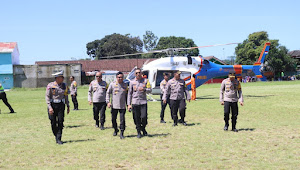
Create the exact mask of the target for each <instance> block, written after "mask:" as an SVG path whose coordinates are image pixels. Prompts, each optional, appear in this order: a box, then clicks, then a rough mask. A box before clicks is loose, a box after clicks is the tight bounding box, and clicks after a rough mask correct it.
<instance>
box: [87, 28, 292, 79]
mask: <svg viewBox="0 0 300 170" xmlns="http://www.w3.org/2000/svg"><path fill="white" fill-rule="evenodd" d="M266 42H271V46H270V50H269V54H268V55H267V57H266V59H265V60H266V62H265V67H264V69H266V70H267V71H272V72H274V73H275V74H277V73H279V72H284V71H295V69H296V64H295V63H296V62H295V60H294V59H293V58H292V57H290V56H289V55H288V52H289V51H288V49H287V48H286V47H285V46H283V45H280V43H279V40H276V39H274V40H273V39H269V36H268V33H267V32H265V31H261V32H254V33H252V34H249V36H248V38H247V39H245V40H244V41H243V42H242V43H240V44H238V46H237V47H236V48H235V55H236V59H235V60H234V64H241V65H252V64H253V63H254V62H255V61H256V60H257V59H258V57H259V55H260V53H261V50H262V49H263V47H264V44H265V43H266ZM196 46H197V45H196V44H195V42H194V41H193V40H192V39H189V38H185V37H176V36H168V37H160V38H159V39H158V37H157V36H156V35H155V34H154V33H153V32H152V31H146V32H145V34H144V35H143V39H141V38H140V37H139V36H132V35H130V34H125V35H122V34H118V33H113V34H111V35H106V36H105V37H104V38H102V39H100V40H94V41H92V42H88V43H87V44H86V49H87V54H88V55H90V57H92V58H94V59H95V60H101V59H104V58H107V57H108V56H116V55H124V54H134V53H142V52H143V48H144V49H146V50H147V51H153V50H162V49H167V48H188V47H196ZM178 55H191V56H198V55H199V50H198V49H193V50H188V51H184V52H179V53H178ZM164 56H166V55H165V54H146V55H135V56H126V57H115V58H113V59H116V58H137V57H138V58H159V57H164ZM230 58H231V60H230V63H231V64H233V62H232V61H233V57H232V56H231V57H230Z"/></svg>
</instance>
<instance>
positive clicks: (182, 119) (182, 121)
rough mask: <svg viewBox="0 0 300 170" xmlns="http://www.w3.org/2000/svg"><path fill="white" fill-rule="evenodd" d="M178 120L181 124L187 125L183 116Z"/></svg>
mask: <svg viewBox="0 0 300 170" xmlns="http://www.w3.org/2000/svg"><path fill="white" fill-rule="evenodd" d="M180 120H181V123H182V125H183V126H187V124H186V122H185V121H184V118H181V119H180Z"/></svg>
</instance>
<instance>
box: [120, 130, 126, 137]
mask: <svg viewBox="0 0 300 170" xmlns="http://www.w3.org/2000/svg"><path fill="white" fill-rule="evenodd" d="M124 138H125V137H124V131H123V130H121V133H120V139H124Z"/></svg>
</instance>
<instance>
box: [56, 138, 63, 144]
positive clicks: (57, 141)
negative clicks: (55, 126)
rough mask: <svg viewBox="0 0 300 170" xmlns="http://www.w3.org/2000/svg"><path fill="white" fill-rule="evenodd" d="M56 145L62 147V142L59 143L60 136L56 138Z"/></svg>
mask: <svg viewBox="0 0 300 170" xmlns="http://www.w3.org/2000/svg"><path fill="white" fill-rule="evenodd" d="M56 143H57V144H59V145H62V144H63V142H62V141H61V136H56Z"/></svg>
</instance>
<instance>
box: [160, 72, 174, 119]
mask: <svg viewBox="0 0 300 170" xmlns="http://www.w3.org/2000/svg"><path fill="white" fill-rule="evenodd" d="M163 76H164V79H163V80H162V81H161V82H160V100H161V112H160V123H166V122H165V120H164V116H165V109H166V107H167V104H168V105H169V107H170V110H171V106H170V95H167V102H166V103H164V102H163V100H162V97H163V95H164V92H165V90H166V87H167V84H168V81H169V77H170V75H169V73H167V72H165V73H163ZM171 118H172V114H171Z"/></svg>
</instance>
